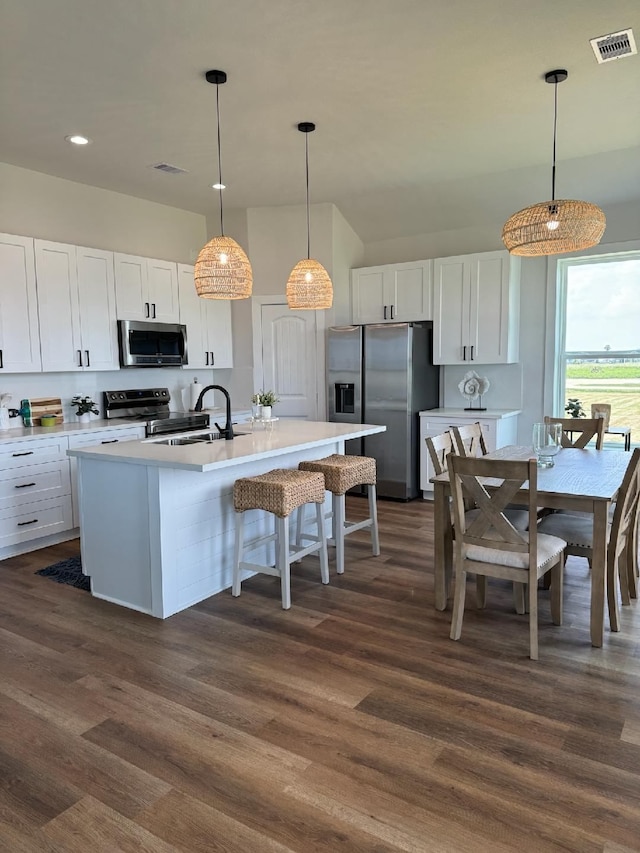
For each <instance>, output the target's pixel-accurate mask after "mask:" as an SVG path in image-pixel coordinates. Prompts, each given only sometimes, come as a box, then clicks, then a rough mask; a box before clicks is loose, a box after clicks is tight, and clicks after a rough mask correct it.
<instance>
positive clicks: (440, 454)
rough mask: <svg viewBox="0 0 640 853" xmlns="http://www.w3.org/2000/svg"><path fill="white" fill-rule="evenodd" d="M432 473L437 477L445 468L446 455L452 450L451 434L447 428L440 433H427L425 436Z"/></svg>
mask: <svg viewBox="0 0 640 853" xmlns="http://www.w3.org/2000/svg"><path fill="white" fill-rule="evenodd" d="M425 443H426V445H427V451H428V452H429V458H430V459H431V464H432V466H433V473H434V474H435V476H436V477H437V476H438V475H439V474H444V472H445V471H446V470H447V456H448V455H449V454H450V453H451V452H452V451H453V436H452V435H451V433H450V432H449V430H447V431H446V432H443V433H441V434H440V435H428V436H427V437H426V438H425Z"/></svg>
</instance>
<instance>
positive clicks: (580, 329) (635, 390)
mask: <svg viewBox="0 0 640 853" xmlns="http://www.w3.org/2000/svg"><path fill="white" fill-rule="evenodd" d="M557 272H558V285H559V286H558V291H557V292H558V318H559V320H560V328H559V332H560V340H559V344H560V346H559V356H560V357H559V358H558V362H557V373H556V410H557V412H558V414H561V415H563V416H565V417H566V416H567V415H565V413H564V407H565V405H566V403H567V400H568V399H570V398H572V399H578V400H580V402H581V403H582V406H583V408H584V410H585V414H586V416H587V417H591V406H592V405H598V404H605V409H606V406H607V405H609V406H611V415H610V425H611V427H618V426H625V427H629V428H630V429H631V434H632V438H635V441H636V443H637V442H640V252H626V253H624V254H614V255H604V256H600V257H584V258H571V259H566V260H558V262H557ZM606 438H607V442H608V443H611V444H612V445H613V444H615V443H622V442H623V441H624V439H623V437H622V436H615V435H614V434H608V435H607V436H606Z"/></svg>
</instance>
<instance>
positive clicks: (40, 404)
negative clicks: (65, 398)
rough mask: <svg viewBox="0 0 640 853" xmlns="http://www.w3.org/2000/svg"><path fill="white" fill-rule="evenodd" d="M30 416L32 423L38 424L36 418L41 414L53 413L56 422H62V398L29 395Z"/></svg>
mask: <svg viewBox="0 0 640 853" xmlns="http://www.w3.org/2000/svg"><path fill="white" fill-rule="evenodd" d="M29 402H30V404H31V417H32V418H33V422H34V424H38V423H39V421H38V418H41V417H42V416H43V415H55V419H56V423H57V424H61V423H64V415H63V413H62V400H61V399H60V397H31V398H30V400H29Z"/></svg>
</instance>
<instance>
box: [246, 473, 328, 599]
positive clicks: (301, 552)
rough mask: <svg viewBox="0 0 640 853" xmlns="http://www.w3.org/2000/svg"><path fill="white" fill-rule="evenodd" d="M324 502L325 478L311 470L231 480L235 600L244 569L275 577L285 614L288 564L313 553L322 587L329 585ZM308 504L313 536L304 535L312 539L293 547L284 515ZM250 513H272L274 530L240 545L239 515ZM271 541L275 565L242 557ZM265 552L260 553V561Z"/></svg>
mask: <svg viewBox="0 0 640 853" xmlns="http://www.w3.org/2000/svg"><path fill="white" fill-rule="evenodd" d="M324 500H325V487H324V477H323V475H322V474H321V473H315V472H313V471H299V470H296V469H288V468H276V469H274V470H273V471H268V472H267V473H266V474H257V475H256V476H255V477H243V478H241V479H239V480H236V482H235V483H234V485H233V508H234V509H235V511H236V513H237V515H236V542H235V560H234V565H233V585H232V588H231V591H232V593H233V595H234V596H238V595H240V588H241V584H242V572H243V571H250V572H260V573H262V574H267V575H273V576H275V577H279V578H280V587H281V595H282V606H283V608H284V609H285V610H288V609H289V608H290V607H291V563H293V562H295V561H296V560H300V559H302V557H304V556H306V555H307V554H313V553H318V555H319V557H320V573H321V577H322V583H329V563H328V558H327V539H326V534H325V525H324V510H323V504H324ZM308 503H313V504H315V505H316V525H317V533H316V535H311V534H309V535H308V536H307V537H306V538H307V539H309V540H311V544H310V545H307V546H306V547H302V546H298V545H296V546H295V547H292V546H290V544H289V516H290V515H291V513H292V512H293V511H294V510H295V509H298V507H303V506H305V505H306V504H308ZM251 510H264V511H265V512H269V513H271V514H272V515H273V516H274V517H275V529H274V532H273V533H270V534H267V535H265V536H258V537H257V538H255V539H253V540H251V541H250V542H245V541H244V521H245V516H244V514H245V512H247V511H251ZM270 542H275V546H276V557H275V566H274V565H267V564H266V562H265V563H250V562H246V561H244V560H243V559H242V558H243V556H244V553H245V552H246V551H254V550H256V549H258V548H262V547H264V546H267V545H269V543H270ZM269 551H270V549H269V550H265V560H266V559H267V554H268V553H269Z"/></svg>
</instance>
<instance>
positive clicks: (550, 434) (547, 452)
mask: <svg viewBox="0 0 640 853" xmlns="http://www.w3.org/2000/svg"><path fill="white" fill-rule="evenodd" d="M561 449H562V424H534V425H533V450H534V452H535V454H536V457H537V459H538V468H553V466H554V464H555V463H554V456H555V455H556V454H557V453H559V452H560V450H561Z"/></svg>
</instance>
